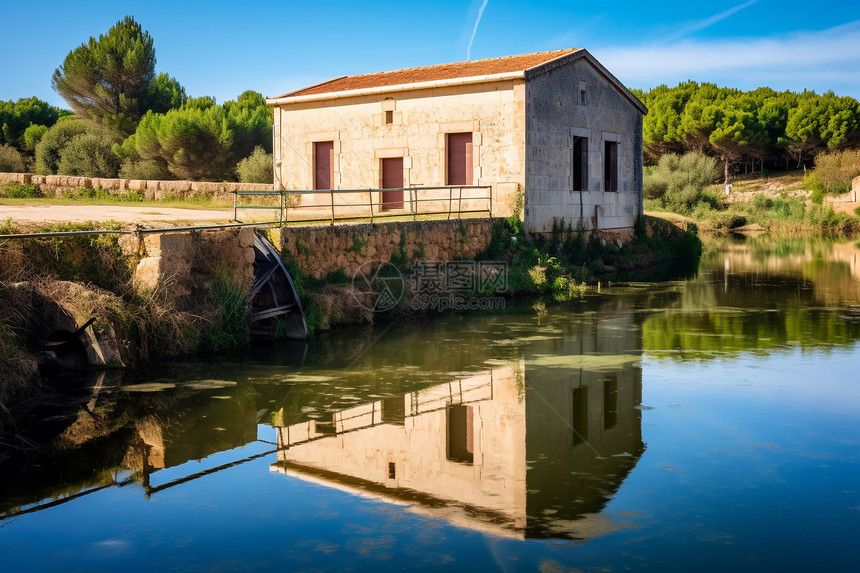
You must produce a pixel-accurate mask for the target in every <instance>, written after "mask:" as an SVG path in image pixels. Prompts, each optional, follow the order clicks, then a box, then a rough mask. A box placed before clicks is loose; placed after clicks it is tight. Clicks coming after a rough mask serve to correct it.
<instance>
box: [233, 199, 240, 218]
mask: <svg viewBox="0 0 860 573" xmlns="http://www.w3.org/2000/svg"><path fill="white" fill-rule="evenodd" d="M233 220H234V221H236V222H237V223H238V222H239V219H237V218H236V192H235V191H233Z"/></svg>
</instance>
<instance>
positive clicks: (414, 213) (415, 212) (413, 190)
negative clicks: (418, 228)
mask: <svg viewBox="0 0 860 573" xmlns="http://www.w3.org/2000/svg"><path fill="white" fill-rule="evenodd" d="M413 193H415V194H414V195H413ZM409 203H410V205H411V206H412V220H413V221H417V220H418V187H410V188H409Z"/></svg>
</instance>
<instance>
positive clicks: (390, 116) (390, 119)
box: [385, 110, 394, 125]
mask: <svg viewBox="0 0 860 573" xmlns="http://www.w3.org/2000/svg"><path fill="white" fill-rule="evenodd" d="M392 123H394V112H393V111H391V110H388V111H386V112H385V125H391V124H392Z"/></svg>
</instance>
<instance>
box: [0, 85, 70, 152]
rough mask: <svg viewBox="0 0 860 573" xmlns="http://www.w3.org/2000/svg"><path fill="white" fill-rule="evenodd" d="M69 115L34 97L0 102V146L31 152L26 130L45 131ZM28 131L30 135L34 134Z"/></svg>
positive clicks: (32, 131)
mask: <svg viewBox="0 0 860 573" xmlns="http://www.w3.org/2000/svg"><path fill="white" fill-rule="evenodd" d="M70 113H71V112H69V111H66V110H61V109H59V108H57V107H54V106H52V105H50V104H48V102H45V101H42V100H40V99H37V98H34V97H30V98H21V99H19V100H18V101H12V100H9V101H0V145H2V144H6V145H10V146H12V147H15V148H16V149H18V151H22V152H27V151H32V149H31V148H29V146H28V143H27V140H26V137H25V132H26V131H27V129H28V128H30V127H31V126H44V128H45V129H47V128H48V127H50V126H52V125H54V124H55V123H57V120H58V119H59V118H60V117H61V116H63V115H69V114H70ZM30 131H31V134H33V133H34V132H35V130H30Z"/></svg>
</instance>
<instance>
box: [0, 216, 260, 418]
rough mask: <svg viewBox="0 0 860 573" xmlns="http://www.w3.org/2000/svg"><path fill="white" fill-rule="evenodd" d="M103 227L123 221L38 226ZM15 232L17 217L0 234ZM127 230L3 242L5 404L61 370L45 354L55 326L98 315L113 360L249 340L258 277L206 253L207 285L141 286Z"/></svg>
mask: <svg viewBox="0 0 860 573" xmlns="http://www.w3.org/2000/svg"><path fill="white" fill-rule="evenodd" d="M96 227H98V228H99V229H108V230H110V229H114V230H115V229H119V227H120V225H119V224H118V223H110V222H109V223H98V225H95V224H92V223H83V224H81V223H62V224H54V225H44V226H42V227H40V228H39V229H37V232H64V231H88V230H93V229H95V228H96ZM16 232H18V228H17V227H16V225H15V224H14V223H13V222H12V221H10V220H7V221H5V222H2V223H0V234H14V233H16ZM121 237H126V238H128V237H129V236H127V235H117V234H93V235H86V234H84V235H73V236H62V237H52V238H29V239H16V240H7V241H0V301H2V303H0V407H2V405H3V404H9V403H10V402H11V401H14V400H15V399H16V398H20V397H21V396H22V395H24V394H26V393H28V392H32V391H35V390H36V389H38V386H39V370H40V367H41V369H42V370H44V369H48V370H50V369H51V368H52V367H53V364H52V358H51V357H50V356H49V355H47V354H45V353H43V352H41V351H40V348H41V345H42V344H43V342H44V340H45V337H46V336H47V335H48V334H50V331H52V330H54V329H56V328H58V327H59V328H63V329H65V330H69V331H74V330H75V329H76V328H78V327H80V326H81V325H83V324H85V323H86V322H87V321H88V320H89V319H91V318H92V319H95V322H93V323H92V326H91V329H92V332H93V336H95V338H96V339H97V340H100V341H102V343H103V345H102V352H103V354H104V355H105V359H106V360H108V361H109V362H110V364H109V365H111V366H136V365H139V364H143V363H146V362H148V361H150V360H155V359H162V358H167V357H174V356H180V355H187V354H195V353H201V352H220V351H223V350H226V349H235V348H241V347H244V346H247V343H248V340H249V331H248V316H249V312H250V301H249V298H248V290H249V288H250V284H245V283H244V282H242V281H240V280H237V275H236V273H234V271H233V269H230V268H229V267H228V266H227V265H226V264H224V263H223V262H221V263H218V262H217V260H216V259H217V257H215V256H204V255H206V252H204V251H201V263H200V264H201V265H204V266H206V265H208V266H207V267H206V268H205V269H201V272H203V274H204V275H205V276H206V280H201V281H200V284H195V285H193V286H189V285H175V284H170V282H169V281H168V282H167V283H166V284H163V285H161V284H160V285H159V286H157V287H155V288H151V289H149V288H140V287H138V286H135V285H134V284H133V270H134V268H135V267H136V265H137V263H138V262H139V260H140V259H139V257H138V256H137V255H136V254H135V252H134V251H135V250H134V249H128V248H124V247H123V245H122V244H121V241H122V240H123V239H122V238H121ZM219 245H220V243H219V244H214V243H213V245H212V247H211V248H212V249H218V248H220V247H219ZM210 259H211V260H210ZM210 267H211V268H210ZM204 271H205V272H204ZM178 286H181V287H182V288H181V289H177V287H178ZM177 291H186V292H189V294H188V295H187V296H178V295H177ZM105 344H106V346H105ZM114 353H115V355H113V354H114Z"/></svg>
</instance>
